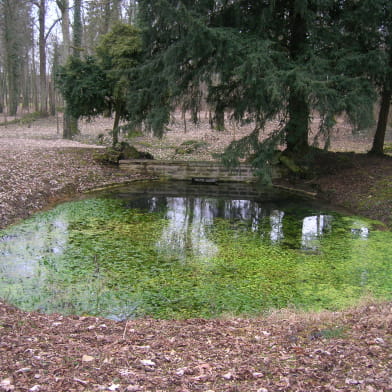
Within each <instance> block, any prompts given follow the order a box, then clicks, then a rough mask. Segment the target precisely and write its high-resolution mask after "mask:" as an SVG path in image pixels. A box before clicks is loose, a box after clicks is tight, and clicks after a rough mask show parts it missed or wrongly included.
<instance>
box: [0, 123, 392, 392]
mask: <svg viewBox="0 0 392 392" xmlns="http://www.w3.org/2000/svg"><path fill="white" fill-rule="evenodd" d="M204 123H206V124H207V121H204ZM206 124H205V125H204V126H201V127H198V128H195V127H193V126H191V125H190V124H188V125H187V132H184V124H183V123H182V122H181V121H180V120H179V119H177V121H176V122H173V124H171V125H170V130H169V131H168V133H167V134H166V135H165V136H164V138H163V139H161V140H159V139H155V138H153V137H151V136H141V135H139V136H134V137H133V138H132V139H130V143H131V144H133V145H135V147H137V148H138V149H140V150H144V151H149V152H151V153H152V154H153V155H154V156H155V157H156V158H157V159H179V160H186V159H202V160H204V159H212V158H211V153H214V152H215V153H216V152H221V151H222V149H223V148H224V146H226V145H227V144H228V143H229V142H230V141H232V140H233V139H237V138H239V137H241V136H243V135H245V134H246V133H247V132H249V128H246V127H244V128H240V129H238V128H235V127H234V126H228V129H227V131H225V132H222V133H217V132H212V131H211V130H210V129H209V127H208V126H207V125H206ZM110 127H111V124H110V122H109V121H108V120H106V119H101V120H97V121H94V122H92V123H83V124H81V131H82V132H81V135H80V136H79V137H78V138H77V141H65V140H62V139H61V131H59V128H60V127H58V126H57V124H56V119H54V118H49V119H42V120H38V121H35V122H32V123H31V124H20V123H14V124H7V125H6V126H4V125H3V126H0V228H1V227H6V226H7V225H9V224H12V223H14V222H16V221H17V220H19V219H23V218H25V217H27V216H29V215H31V214H32V213H33V212H35V211H37V210H40V209H43V208H48V207H50V206H51V205H53V204H54V203H57V202H59V201H61V200H64V199H66V198H68V197H72V196H73V195H75V194H77V193H80V192H85V191H88V190H90V189H94V188H97V187H102V186H106V185H111V184H116V183H123V182H129V181H135V180H138V178H135V177H134V176H130V175H127V174H126V173H123V172H121V171H120V170H119V169H118V168H116V167H109V166H102V165H100V164H99V163H97V162H96V161H95V159H94V154H97V153H98V154H99V153H100V152H102V148H103V146H100V145H99V143H103V144H105V142H106V136H105V135H106V134H107V133H108V129H110ZM189 140H197V141H202V142H203V143H201V144H200V146H199V149H198V150H196V151H194V152H193V153H191V154H186V153H184V151H183V150H179V149H178V146H179V145H180V144H181V143H182V142H184V141H189ZM391 141H392V135H391V133H390V132H389V134H388V135H387V143H389V144H390V143H391ZM370 143H371V138H369V137H366V136H364V135H356V136H353V135H352V134H351V132H350V131H349V127H348V126H347V125H346V124H345V123H344V122H341V123H339V124H338V126H337V129H336V132H335V133H334V135H333V137H332V143H331V149H332V151H334V153H332V154H326V155H322V156H321V158H320V159H319V160H317V161H316V162H315V168H314V169H315V170H314V173H315V175H314V177H313V178H307V179H300V180H297V181H296V182H295V183H288V184H284V185H287V186H290V187H297V188H298V187H300V188H303V189H312V190H317V191H318V192H319V194H320V197H324V198H325V199H327V200H329V201H330V202H331V203H333V204H335V205H337V206H342V207H345V208H347V209H349V210H350V211H352V212H354V213H358V214H361V215H365V216H368V217H370V218H373V219H379V220H381V221H382V222H384V224H386V226H385V228H386V229H387V228H388V227H389V228H391V227H392V158H391V157H384V158H377V157H370V156H368V155H366V154H354V153H353V152H356V153H364V152H366V151H367V150H368V149H369V148H370ZM391 369H392V303H391V302H383V303H377V302H375V301H372V300H371V299H369V300H368V301H364V303H363V305H360V306H358V307H356V308H354V309H349V310H346V311H341V312H321V313H301V312H298V311H295V310H281V311H276V312H271V314H269V315H265V316H260V317H258V318H251V319H248V318H227V319H217V320H203V319H193V320H184V321H168V320H152V319H140V320H130V321H128V322H114V321H110V320H105V319H101V318H93V317H79V316H70V317H65V316H60V315H56V314H54V315H44V314H40V313H35V312H31V313H29V312H22V311H20V310H17V309H15V308H13V307H11V306H9V305H7V304H6V303H3V302H1V301H0V391H32V392H34V391H64V392H65V391H151V392H152V391H156V392H157V391H164V392H166V391H178V392H180V391H183V392H186V391H204V392H208V391H209V392H212V391H215V392H220V391H232V392H247V391H259V392H266V391H269V392H273V391H368V392H376V391H377V392H383V391H392V370H391Z"/></svg>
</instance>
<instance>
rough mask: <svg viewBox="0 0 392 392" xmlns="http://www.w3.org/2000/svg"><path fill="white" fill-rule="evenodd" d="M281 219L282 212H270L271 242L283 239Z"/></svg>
mask: <svg viewBox="0 0 392 392" xmlns="http://www.w3.org/2000/svg"><path fill="white" fill-rule="evenodd" d="M283 217H284V212H283V211H279V210H272V211H271V215H270V224H271V232H270V240H271V242H273V243H275V242H279V241H281V240H282V239H283V238H284V235H283Z"/></svg>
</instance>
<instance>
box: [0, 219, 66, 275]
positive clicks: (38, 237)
mask: <svg viewBox="0 0 392 392" xmlns="http://www.w3.org/2000/svg"><path fill="white" fill-rule="evenodd" d="M67 228H68V223H67V219H66V217H65V216H60V215H58V216H56V217H55V219H54V220H52V221H48V222H38V223H37V224H36V225H35V226H34V227H33V229H31V228H29V230H28V231H22V232H21V233H20V232H18V234H15V235H13V234H10V235H9V236H6V237H4V238H2V239H0V261H1V263H0V271H1V274H2V276H3V277H4V278H5V277H7V278H22V277H23V278H26V277H29V278H32V277H34V276H36V275H37V273H38V271H39V273H40V274H41V273H42V271H41V268H40V266H41V265H40V264H41V263H42V262H43V261H44V259H45V257H47V256H48V255H50V254H53V253H56V254H59V253H62V252H63V249H64V247H65V245H66V243H67V240H68V233H67Z"/></svg>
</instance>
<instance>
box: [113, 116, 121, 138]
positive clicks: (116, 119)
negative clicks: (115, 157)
mask: <svg viewBox="0 0 392 392" xmlns="http://www.w3.org/2000/svg"><path fill="white" fill-rule="evenodd" d="M119 124H120V111H119V110H116V112H115V114H114V123H113V146H115V145H116V144H117V143H118V126H119Z"/></svg>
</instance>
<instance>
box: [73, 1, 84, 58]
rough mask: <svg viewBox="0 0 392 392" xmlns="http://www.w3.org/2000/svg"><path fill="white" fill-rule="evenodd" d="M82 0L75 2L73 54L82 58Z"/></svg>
mask: <svg viewBox="0 0 392 392" xmlns="http://www.w3.org/2000/svg"><path fill="white" fill-rule="evenodd" d="M82 35H83V26H82V0H75V3H74V27H73V53H72V54H73V55H74V56H75V57H78V58H80V55H81V51H82Z"/></svg>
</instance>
